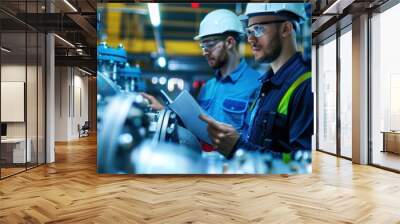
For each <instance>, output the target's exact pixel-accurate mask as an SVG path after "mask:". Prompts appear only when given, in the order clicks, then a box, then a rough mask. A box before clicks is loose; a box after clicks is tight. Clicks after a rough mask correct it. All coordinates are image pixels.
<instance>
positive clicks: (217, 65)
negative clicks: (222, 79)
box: [211, 47, 228, 70]
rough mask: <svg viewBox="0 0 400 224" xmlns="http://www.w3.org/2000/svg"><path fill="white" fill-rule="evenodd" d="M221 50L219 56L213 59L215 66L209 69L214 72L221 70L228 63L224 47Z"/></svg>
mask: <svg viewBox="0 0 400 224" xmlns="http://www.w3.org/2000/svg"><path fill="white" fill-rule="evenodd" d="M222 50H223V51H222V52H221V55H220V56H219V57H218V58H215V65H214V66H213V67H211V68H212V69H214V70H217V69H220V68H222V67H223V66H224V65H225V64H226V63H227V61H228V53H227V52H226V49H225V47H224V48H223V49H222Z"/></svg>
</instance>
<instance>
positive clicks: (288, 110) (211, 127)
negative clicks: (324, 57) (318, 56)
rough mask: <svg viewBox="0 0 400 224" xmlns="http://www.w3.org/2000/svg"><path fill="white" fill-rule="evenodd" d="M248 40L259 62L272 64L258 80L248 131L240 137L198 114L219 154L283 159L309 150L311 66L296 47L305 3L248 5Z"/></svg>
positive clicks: (311, 100)
mask: <svg viewBox="0 0 400 224" xmlns="http://www.w3.org/2000/svg"><path fill="white" fill-rule="evenodd" d="M245 15H246V16H247V20H248V21H247V29H246V33H247V40H248V42H249V43H250V45H251V48H252V51H253V54H254V58H255V60H256V61H258V62H266V63H270V69H269V70H268V71H267V72H266V73H265V75H264V76H262V77H261V78H260V81H261V88H260V91H259V93H258V94H257V99H256V103H255V107H254V109H253V110H252V112H251V116H250V124H249V129H248V131H247V132H246V131H245V132H246V133H247V134H246V135H243V134H242V135H240V133H238V132H237V131H236V130H235V128H234V127H232V126H231V125H228V124H224V123H221V122H218V121H215V120H214V119H212V118H210V117H207V116H205V115H201V116H200V118H201V119H203V120H204V121H205V122H207V123H208V129H207V130H208V134H209V136H210V138H211V140H212V141H213V144H214V145H215V146H216V147H217V148H218V151H219V152H220V153H221V154H223V155H224V156H225V157H227V158H231V157H232V156H233V155H234V152H235V151H236V150H237V149H239V148H242V149H245V150H250V151H261V152H270V153H272V154H273V155H274V154H275V155H277V156H282V158H283V159H284V160H285V158H286V159H290V158H293V156H294V155H295V153H296V152H297V151H299V150H300V151H308V152H310V151H311V136H312V133H313V95H312V92H311V72H310V67H311V62H310V61H305V60H304V59H303V57H302V55H301V53H300V52H298V50H297V45H296V30H298V29H299V28H298V22H300V21H301V20H302V19H303V18H305V10H304V4H302V3H301V4H298V3H297V4H294V3H249V4H248V5H247V9H246V12H245Z"/></svg>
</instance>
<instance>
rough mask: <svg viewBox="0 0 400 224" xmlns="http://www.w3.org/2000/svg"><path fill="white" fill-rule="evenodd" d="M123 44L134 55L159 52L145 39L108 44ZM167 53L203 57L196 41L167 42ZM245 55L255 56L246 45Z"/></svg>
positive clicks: (152, 42)
mask: <svg viewBox="0 0 400 224" xmlns="http://www.w3.org/2000/svg"><path fill="white" fill-rule="evenodd" d="M120 43H121V44H122V45H123V46H124V47H125V49H126V50H127V51H128V53H133V54H151V53H154V52H157V45H156V42H155V41H154V40H144V39H124V40H121V39H116V38H115V39H114V38H113V39H108V40H107V44H108V45H109V46H111V47H116V46H118V45H119V44H120ZM164 45H165V51H166V53H167V55H170V56H201V55H202V51H201V49H200V47H199V44H198V42H196V41H179V40H165V41H164ZM244 55H245V56H246V57H251V56H253V55H252V53H251V48H250V46H249V45H248V44H245V50H244Z"/></svg>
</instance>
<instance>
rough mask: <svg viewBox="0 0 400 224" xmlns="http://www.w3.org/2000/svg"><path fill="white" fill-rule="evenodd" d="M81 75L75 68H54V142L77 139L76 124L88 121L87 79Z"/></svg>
mask: <svg viewBox="0 0 400 224" xmlns="http://www.w3.org/2000/svg"><path fill="white" fill-rule="evenodd" d="M83 75H84V74H83V73H81V72H80V71H79V70H77V69H76V68H72V67H56V84H55V85H56V92H55V112H56V113H55V116H56V117H55V119H56V128H55V129H56V132H55V140H56V141H70V140H73V139H77V138H78V137H79V135H78V134H79V133H78V124H80V125H83V124H84V122H85V121H87V120H88V78H87V77H84V76H83ZM80 107H81V108H80Z"/></svg>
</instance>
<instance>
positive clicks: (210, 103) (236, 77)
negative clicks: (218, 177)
mask: <svg viewBox="0 0 400 224" xmlns="http://www.w3.org/2000/svg"><path fill="white" fill-rule="evenodd" d="M243 34H244V30H243V25H242V23H241V22H240V20H239V18H238V17H237V16H236V14H235V13H233V12H231V11H229V10H226V9H218V10H214V11H212V12H210V13H208V14H207V15H206V16H205V17H204V19H203V20H202V21H201V23H200V29H199V35H197V36H196V37H194V39H195V40H199V41H200V47H201V49H202V51H203V56H204V57H205V58H206V60H207V62H208V65H209V66H210V67H211V68H212V69H214V70H216V72H215V77H214V78H212V79H210V80H208V81H207V83H206V84H205V86H203V87H202V89H201V91H200V94H199V96H198V102H199V104H200V106H201V107H202V108H203V109H204V110H205V111H206V112H207V113H208V114H209V115H210V116H211V117H213V118H214V119H216V120H218V121H221V122H225V123H228V124H230V125H232V126H233V127H234V128H236V129H237V130H238V131H239V132H240V131H241V130H242V129H243V128H244V126H246V122H245V118H246V112H247V111H248V108H249V106H250V104H251V102H252V101H254V99H255V94H256V90H257V89H258V88H259V86H260V82H259V81H258V78H259V77H260V74H259V73H258V72H257V71H255V70H253V69H252V68H251V67H250V66H249V65H248V64H247V63H246V61H245V60H244V59H242V58H241V57H240V54H239V49H238V47H239V42H240V37H241V35H243ZM143 96H144V97H145V98H147V99H149V100H150V102H151V107H152V108H153V109H156V110H160V109H163V108H164V107H163V105H162V104H160V103H159V102H158V101H157V100H156V99H155V98H154V97H153V96H150V95H148V94H143ZM206 148H207V149H208V150H211V149H210V148H209V147H206ZM207 149H206V151H207Z"/></svg>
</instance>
